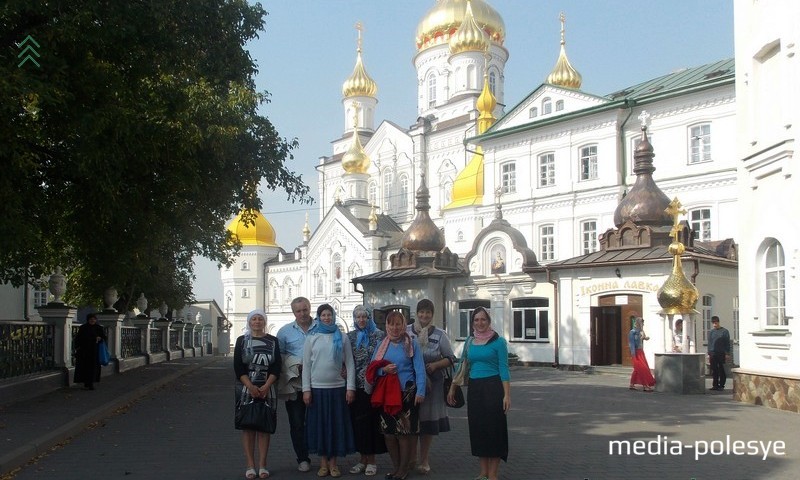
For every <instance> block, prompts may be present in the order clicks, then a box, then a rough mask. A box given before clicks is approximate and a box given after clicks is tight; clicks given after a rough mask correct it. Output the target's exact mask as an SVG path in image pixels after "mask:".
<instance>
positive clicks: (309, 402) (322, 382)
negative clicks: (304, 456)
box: [302, 304, 356, 477]
mask: <svg viewBox="0 0 800 480" xmlns="http://www.w3.org/2000/svg"><path fill="white" fill-rule="evenodd" d="M335 319H336V313H335V312H334V311H333V307H332V306H330V305H328V304H322V305H320V306H319V308H317V326H316V327H315V328H314V330H313V331H312V332H311V333H310V334H309V335H308V336H307V337H306V343H305V346H304V347H303V374H302V377H303V402H304V403H305V404H306V407H307V410H306V415H307V416H306V442H307V443H308V452H309V453H315V454H317V455H319V465H320V466H319V471H318V472H317V476H320V477H325V476H328V475H329V474H330V476H332V477H341V476H342V472H341V471H340V470H339V467H338V466H337V465H336V457H344V456H346V455H348V454H350V453H355V451H356V447H355V440H354V436H353V425H352V423H351V421H350V409H349V408H348V406H347V405H348V404H350V403H352V402H353V400H354V399H355V395H356V374H355V365H354V363H353V350H352V348H351V347H350V340H349V339H348V338H347V336H346V335H342V332H341V331H339V328H338V327H337V326H336V321H335ZM343 367H344V368H345V369H346V371H347V375H346V377H347V379H346V380H345V378H343V376H342V368H343Z"/></svg>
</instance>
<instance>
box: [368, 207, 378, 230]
mask: <svg viewBox="0 0 800 480" xmlns="http://www.w3.org/2000/svg"><path fill="white" fill-rule="evenodd" d="M367 220H368V221H369V230H370V231H371V232H374V231H376V230H377V229H378V215H377V214H376V213H375V205H372V206H371V208H370V210H369V217H368V218H367Z"/></svg>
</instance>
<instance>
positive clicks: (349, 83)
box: [342, 23, 378, 98]
mask: <svg viewBox="0 0 800 480" xmlns="http://www.w3.org/2000/svg"><path fill="white" fill-rule="evenodd" d="M356 29H357V30H358V48H357V49H356V52H357V53H356V66H355V67H353V73H351V74H350V76H349V77H348V78H347V80H345V81H344V83H343V84H342V95H344V96H345V98H348V97H373V98H375V95H376V94H377V93H378V84H377V83H375V80H373V79H372V78H371V77H370V76H369V75H368V74H367V70H366V69H365V68H364V63H363V62H362V61H361V24H360V23H359V24H357V25H356Z"/></svg>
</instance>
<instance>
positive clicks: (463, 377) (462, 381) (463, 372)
mask: <svg viewBox="0 0 800 480" xmlns="http://www.w3.org/2000/svg"><path fill="white" fill-rule="evenodd" d="M471 338H472V337H468V338H467V341H466V343H465V344H464V354H463V355H461V365H460V366H459V368H458V371H457V372H456V374H455V376H453V378H452V379H450V381H449V382H448V379H445V384H447V383H450V384H452V385H455V386H456V388H455V391H454V393H453V395H454V397H455V403H453V404H452V405H450V404H449V403H448V405H450V406H451V407H453V408H461V407H463V406H464V403H466V402H465V399H464V392H463V391H462V390H461V386H462V385H467V384H469V345H470V343H471V341H472V339H471ZM449 391H450V386H447V392H446V393H445V398H446V397H447V394H448V393H449Z"/></svg>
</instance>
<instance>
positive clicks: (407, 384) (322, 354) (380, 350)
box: [234, 297, 511, 480]
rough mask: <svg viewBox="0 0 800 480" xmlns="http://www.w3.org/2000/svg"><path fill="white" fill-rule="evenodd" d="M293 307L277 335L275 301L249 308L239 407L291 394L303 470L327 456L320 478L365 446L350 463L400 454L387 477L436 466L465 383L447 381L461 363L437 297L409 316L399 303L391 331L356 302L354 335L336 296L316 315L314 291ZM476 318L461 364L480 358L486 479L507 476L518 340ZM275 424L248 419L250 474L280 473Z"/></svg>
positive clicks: (473, 380)
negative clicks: (273, 446)
mask: <svg viewBox="0 0 800 480" xmlns="http://www.w3.org/2000/svg"><path fill="white" fill-rule="evenodd" d="M291 308H292V312H293V314H294V317H295V321H294V322H292V323H290V324H288V325H285V326H283V327H282V328H281V329H280V330H279V331H278V334H277V336H272V335H270V334H268V333H266V324H267V317H266V314H265V313H264V311H262V310H254V311H252V312H250V314H249V315H248V317H247V329H246V332H245V334H244V335H242V336H240V337H239V338H238V339H237V340H236V345H235V348H234V371H235V373H236V378H237V394H236V406H237V407H236V408H237V409H239V408H240V407H241V406H242V405H243V404H244V403H245V402H265V403H266V404H268V405H269V407H270V408H272V409H273V411H274V409H275V408H276V403H277V400H279V399H283V400H285V406H286V412H287V415H288V419H289V429H290V436H291V440H292V446H293V448H294V451H295V455H296V460H297V469H298V470H299V471H301V472H308V471H310V470H311V458H310V455H317V456H318V457H319V470H318V471H317V476H319V477H326V476H328V475H330V476H332V477H340V476H341V475H342V471H341V470H340V469H339V466H338V463H337V461H338V459H339V458H341V457H345V456H347V455H350V454H354V453H358V454H359V461H358V463H356V464H355V465H354V466H352V468H350V469H349V472H350V473H351V474H362V473H363V474H365V475H367V476H374V475H376V474H377V473H378V467H377V463H376V456H377V455H381V454H383V453H389V457H390V458H391V463H392V471H391V472H390V473H388V474H386V475H385V476H384V478H385V479H386V480H404V479H405V478H406V477H407V476H408V475H409V473H410V472H411V471H412V470H415V471H416V472H417V473H419V474H423V475H424V474H428V473H429V472H430V470H431V467H430V452H431V445H432V443H433V439H434V437H435V436H437V435H438V434H439V433H444V432H447V431H449V430H450V423H449V418H448V415H447V404H448V403H449V404H450V405H452V404H453V402H454V398H453V397H454V393H455V388H456V387H455V386H452V387H450V389H449V391H447V392H445V380H446V379H447V378H449V377H452V376H453V374H454V371H453V367H454V365H455V364H456V363H457V362H456V360H457V358H456V356H455V354H454V352H453V348H452V345H451V344H450V339H449V337H448V336H447V333H446V332H445V331H444V330H442V329H441V328H438V327H436V326H435V325H434V322H433V317H434V311H435V309H434V304H433V302H432V301H430V300H428V299H424V300H421V301H420V302H419V303H418V304H417V309H416V318H415V320H414V322H413V323H412V324H410V325H408V322H407V321H406V318H405V316H404V315H403V313H401V312H399V311H392V312H389V313H388V314H387V315H386V319H385V320H386V331H385V332H384V331H382V330H380V329H379V328H378V326H377V325H376V324H375V320H374V319H373V317H372V314H371V312H370V310H369V309H368V308H366V307H363V306H357V307H356V308H355V309H354V311H353V328H352V330H350V331H349V332H348V333H347V334H343V333H342V332H341V330H340V329H339V328H338V326H337V325H336V311H335V310H334V308H333V307H332V306H331V305H329V304H322V305H320V306H319V307H318V308H317V310H316V318H312V317H311V304H310V302H309V301H308V299H306V298H304V297H298V298H295V299H294V300H292V302H291ZM471 326H472V331H473V332H474V333H473V335H471V336H470V337H469V338H468V340H467V344H469V348H468V349H467V348H465V349H464V352H463V353H462V355H461V359H460V362H459V364H460V365H462V366H463V365H467V364H468V365H469V388H468V390H467V416H468V423H469V430H470V443H471V446H472V454H473V456H477V457H479V458H480V474H479V476H478V477H477V478H478V479H482V480H496V479H497V478H498V469H499V464H500V460H501V459H503V460H506V459H507V456H508V426H507V421H506V415H507V413H508V410H509V409H510V407H511V397H510V395H511V394H510V375H509V370H508V344H507V343H506V341H505V339H503V338H502V337H501V336H500V335H498V334H497V333H496V332H495V331H494V330H493V329H492V325H491V317H490V315H489V312H488V311H487V310H486V309H484V308H482V307H479V308H477V309H475V310H474V311H473V312H472V321H471ZM237 428H239V427H238V426H237ZM270 433H271V432H262V431H255V430H248V429H242V446H243V448H244V453H245V458H246V460H247V469H246V471H245V477H246V478H248V479H254V478H268V477H269V476H270V472H269V470H268V469H267V452H268V450H269V441H270ZM418 445H419V447H417V446H418ZM256 447H257V449H256ZM256 451H257V457H258V458H257V462H256ZM256 466H258V469H256Z"/></svg>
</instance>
